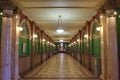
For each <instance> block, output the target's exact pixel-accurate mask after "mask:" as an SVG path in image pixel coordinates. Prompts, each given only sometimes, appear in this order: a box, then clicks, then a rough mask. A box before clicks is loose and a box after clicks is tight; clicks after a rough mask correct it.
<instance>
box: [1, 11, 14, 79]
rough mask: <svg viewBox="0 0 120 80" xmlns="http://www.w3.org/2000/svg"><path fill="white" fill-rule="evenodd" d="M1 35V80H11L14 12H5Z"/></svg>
mask: <svg viewBox="0 0 120 80" xmlns="http://www.w3.org/2000/svg"><path fill="white" fill-rule="evenodd" d="M3 12H4V14H6V15H7V16H5V17H3V19H2V35H1V80H11V36H12V33H11V32H12V18H11V16H12V11H11V10H4V11H3Z"/></svg>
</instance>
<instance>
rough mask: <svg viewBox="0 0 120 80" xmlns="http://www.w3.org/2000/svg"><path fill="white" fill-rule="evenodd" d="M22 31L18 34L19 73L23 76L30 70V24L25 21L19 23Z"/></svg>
mask: <svg viewBox="0 0 120 80" xmlns="http://www.w3.org/2000/svg"><path fill="white" fill-rule="evenodd" d="M20 27H21V28H22V30H21V31H20V32H19V48H18V49H19V50H18V51H19V73H20V76H22V75H24V74H25V73H26V72H28V71H29V70H30V69H31V63H30V59H31V57H30V55H31V52H32V51H31V48H32V47H31V38H30V35H31V31H30V23H29V21H28V20H27V19H23V20H22V21H21V22H20Z"/></svg>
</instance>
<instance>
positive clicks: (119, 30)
mask: <svg viewBox="0 0 120 80" xmlns="http://www.w3.org/2000/svg"><path fill="white" fill-rule="evenodd" d="M117 13H118V14H120V9H117ZM116 24H117V28H116V29H117V44H118V45H117V46H118V59H119V61H118V62H119V68H120V36H119V35H120V17H119V15H118V16H117V17H116ZM119 78H120V69H119Z"/></svg>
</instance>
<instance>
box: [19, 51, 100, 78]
mask: <svg viewBox="0 0 120 80" xmlns="http://www.w3.org/2000/svg"><path fill="white" fill-rule="evenodd" d="M21 80H99V79H98V78H96V77H95V76H94V75H93V74H92V73H91V72H89V71H88V70H87V69H86V68H85V67H84V66H83V65H80V64H79V63H78V62H77V61H76V60H74V59H73V58H72V57H71V56H70V55H68V54H64V53H60V54H57V55H54V56H53V57H52V58H50V59H49V60H47V61H46V62H45V63H44V64H42V65H40V66H38V67H37V68H35V69H34V70H33V71H31V72H30V73H28V74H27V75H26V76H25V77H24V78H23V79H21Z"/></svg>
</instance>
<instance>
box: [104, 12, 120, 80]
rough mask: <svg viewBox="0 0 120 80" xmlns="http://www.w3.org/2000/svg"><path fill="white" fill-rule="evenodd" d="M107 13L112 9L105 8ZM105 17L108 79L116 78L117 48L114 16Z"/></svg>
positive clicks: (115, 79) (113, 79)
mask: <svg viewBox="0 0 120 80" xmlns="http://www.w3.org/2000/svg"><path fill="white" fill-rule="evenodd" d="M106 12H107V14H108V15H109V14H111V13H113V15H114V12H115V11H114V10H107V11H106ZM113 15H111V16H110V17H107V50H108V53H107V56H108V79H109V80H119V79H118V71H119V70H118V50H117V33H116V16H113Z"/></svg>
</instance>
